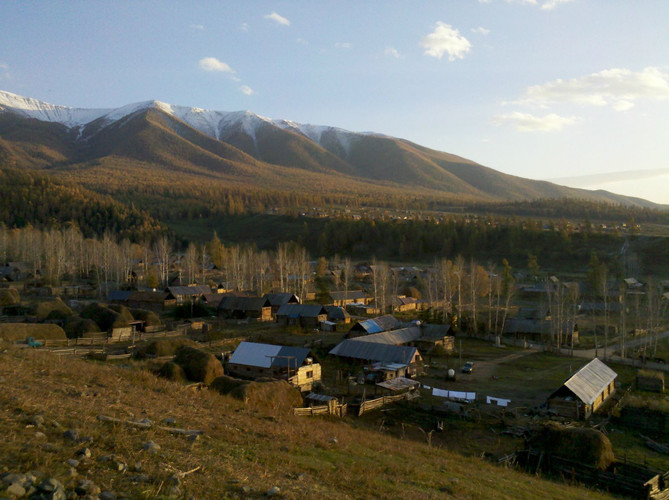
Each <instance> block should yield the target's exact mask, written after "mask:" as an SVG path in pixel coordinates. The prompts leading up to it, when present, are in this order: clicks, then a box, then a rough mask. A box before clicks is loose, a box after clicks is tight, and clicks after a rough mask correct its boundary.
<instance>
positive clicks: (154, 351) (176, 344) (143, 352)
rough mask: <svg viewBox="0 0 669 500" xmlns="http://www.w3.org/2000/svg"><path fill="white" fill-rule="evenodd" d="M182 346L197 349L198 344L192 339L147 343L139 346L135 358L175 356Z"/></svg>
mask: <svg viewBox="0 0 669 500" xmlns="http://www.w3.org/2000/svg"><path fill="white" fill-rule="evenodd" d="M181 346H189V347H196V346H197V344H196V343H195V342H193V341H192V340H191V339H183V338H181V339H158V340H151V341H150V342H145V343H142V344H139V345H138V346H137V350H136V351H135V357H137V358H153V357H156V358H160V357H162V356H174V354H175V353H176V352H177V350H178V349H179V348H180V347H181Z"/></svg>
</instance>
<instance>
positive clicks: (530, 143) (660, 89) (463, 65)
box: [0, 0, 669, 204]
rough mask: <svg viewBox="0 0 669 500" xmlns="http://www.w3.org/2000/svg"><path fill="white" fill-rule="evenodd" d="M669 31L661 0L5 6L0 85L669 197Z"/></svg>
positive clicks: (667, 7)
mask: <svg viewBox="0 0 669 500" xmlns="http://www.w3.org/2000/svg"><path fill="white" fill-rule="evenodd" d="M667 26H669V2H667V1H665V0H636V1H634V2H631V1H627V0H601V1H587V0H514V1H508V0H488V1H479V0H462V1H458V0H452V1H447V0H441V1H426V2H418V1H416V2H407V1H384V2H382V1H373V0H370V1H365V2H360V1H341V0H337V1H334V0H333V1H328V0H323V1H313V2H308V1H280V2H268V1H189V2H185V1H183V2H177V1H133V2H131V1H96V0H87V1H77V0H68V1H55V0H54V1H48V2H47V1H30V2H19V1H16V2H11V1H7V2H2V3H1V4H0V89H2V90H7V91H9V92H14V93H16V94H20V95H25V96H29V97H34V98H37V99H40V100H43V101H47V102H50V103H53V104H61V105H66V106H72V107H92V108H100V107H119V106H122V105H125V104H129V103H132V102H138V101H145V100H150V99H157V100H160V101H164V102H168V103H170V104H177V105H185V106H194V107H200V108H205V109H215V110H222V111H237V110H250V111H253V112H255V113H258V114H260V115H263V116H267V117H270V118H285V119H289V120H293V121H296V122H301V123H312V124H318V125H333V126H337V127H341V128H345V129H348V130H353V131H374V132H379V133H384V134H388V135H392V136H396V137H402V138H406V139H409V140H412V141H414V142H416V143H419V144H421V145H424V146H428V147H431V148H434V149H438V150H442V151H447V152H449V153H453V154H458V155H461V156H464V157H466V158H469V159H472V160H474V161H477V162H479V163H482V164H484V165H486V166H489V167H491V168H494V169H496V170H500V171H502V172H506V173H509V174H514V175H519V176H522V177H528V178H534V179H558V178H559V179H561V183H568V184H569V185H575V186H582V187H587V188H592V189H595V188H604V189H608V190H610V191H614V192H620V193H623V194H629V195H634V196H640V197H644V198H647V199H650V200H653V201H656V202H661V203H668V204H669V32H668V31H667ZM610 172H616V173H617V174H616V176H615V177H614V176H609V175H604V174H608V173H610ZM584 176H587V177H584Z"/></svg>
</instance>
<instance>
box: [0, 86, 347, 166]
mask: <svg viewBox="0 0 669 500" xmlns="http://www.w3.org/2000/svg"><path fill="white" fill-rule="evenodd" d="M146 109H158V110H160V111H163V112H164V113H167V114H169V115H171V116H174V117H175V118H177V119H179V120H181V121H183V122H185V123H187V124H188V125H190V126H191V127H193V128H194V129H196V130H198V131H200V132H202V133H203V134H206V135H208V136H210V137H213V138H215V139H217V140H220V139H221V137H222V136H223V135H224V134H225V133H226V131H227V130H229V129H230V128H232V127H240V128H241V129H242V130H243V131H244V132H245V133H246V134H248V135H249V136H250V137H251V138H252V139H253V141H254V142H256V132H257V130H258V128H259V127H261V126H264V125H273V126H275V127H279V128H281V129H284V130H288V131H290V132H294V133H297V134H300V135H302V136H304V137H306V138H308V139H310V140H311V141H313V142H315V143H317V144H319V145H321V146H322V145H323V142H324V140H325V138H326V137H325V136H327V140H328V141H330V142H331V141H333V140H335V141H336V142H338V143H339V144H340V145H341V146H342V148H343V149H344V151H346V152H347V153H348V152H349V150H350V146H351V141H352V139H353V138H354V137H355V136H356V135H358V134H355V133H353V132H349V131H347V130H343V129H339V128H336V127H328V126H321V125H309V124H300V123H296V122H293V121H290V120H272V119H270V118H266V117H264V116H260V115H257V114H255V113H252V112H251V111H232V112H228V111H213V110H207V109H202V108H194V107H187V106H175V105H172V104H168V103H165V102H161V101H156V100H151V101H142V102H137V103H133V104H127V105H125V106H122V107H119V108H112V109H83V108H70V107H67V106H59V105H54V104H49V103H46V102H43V101H39V100H37V99H33V98H30V97H23V96H20V95H17V94H13V93H11V92H6V91H1V90H0V112H2V111H10V112H13V113H16V114H18V115H20V116H25V117H27V118H35V119H38V120H42V121H47V122H54V123H61V124H63V125H65V126H66V127H68V128H76V127H81V128H82V130H83V127H84V126H85V125H87V124H89V123H91V122H93V121H95V120H98V119H103V120H104V122H105V123H106V124H111V123H114V122H117V121H119V120H121V119H123V118H125V117H127V116H129V115H132V114H134V113H136V112H138V111H142V110H146Z"/></svg>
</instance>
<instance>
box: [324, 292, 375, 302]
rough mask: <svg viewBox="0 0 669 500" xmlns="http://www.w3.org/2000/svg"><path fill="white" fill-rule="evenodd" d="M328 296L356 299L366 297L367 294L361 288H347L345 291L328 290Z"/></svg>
mask: <svg viewBox="0 0 669 500" xmlns="http://www.w3.org/2000/svg"><path fill="white" fill-rule="evenodd" d="M330 298H331V299H332V300H358V299H366V298H367V295H365V292H363V291H362V290H349V291H348V292H347V291H336V292H330Z"/></svg>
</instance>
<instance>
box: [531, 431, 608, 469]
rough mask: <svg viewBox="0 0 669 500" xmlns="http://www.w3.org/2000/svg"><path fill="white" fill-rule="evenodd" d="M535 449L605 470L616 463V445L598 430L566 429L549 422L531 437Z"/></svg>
mask: <svg viewBox="0 0 669 500" xmlns="http://www.w3.org/2000/svg"><path fill="white" fill-rule="evenodd" d="M530 445H531V446H532V447H533V448H541V449H542V450H543V451H544V452H545V453H546V454H548V455H555V456H558V457H561V458H565V459H567V460H573V461H575V462H580V463H582V464H585V465H590V466H592V467H596V468H598V469H600V470H605V469H606V468H607V467H608V466H609V465H611V464H612V463H613V462H614V461H615V456H614V454H613V446H612V445H611V441H610V440H609V438H608V437H606V436H605V435H604V434H603V433H602V432H600V431H598V430H596V429H585V428H582V427H565V426H563V425H560V424H558V423H556V422H549V423H548V424H546V425H544V426H543V427H542V428H541V429H540V430H538V431H537V432H536V433H535V434H534V435H533V436H532V438H531V440H530Z"/></svg>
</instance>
